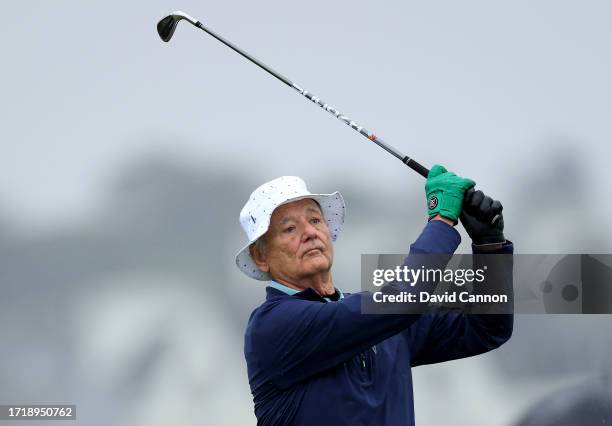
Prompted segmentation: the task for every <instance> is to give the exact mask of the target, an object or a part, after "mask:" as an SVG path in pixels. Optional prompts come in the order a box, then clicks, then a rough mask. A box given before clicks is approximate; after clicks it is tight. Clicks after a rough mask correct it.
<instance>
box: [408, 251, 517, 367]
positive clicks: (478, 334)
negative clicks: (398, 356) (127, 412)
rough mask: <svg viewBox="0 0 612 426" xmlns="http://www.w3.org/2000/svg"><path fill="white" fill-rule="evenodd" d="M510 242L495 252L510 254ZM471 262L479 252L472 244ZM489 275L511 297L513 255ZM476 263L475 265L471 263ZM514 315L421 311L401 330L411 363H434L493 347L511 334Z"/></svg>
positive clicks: (477, 256)
mask: <svg viewBox="0 0 612 426" xmlns="http://www.w3.org/2000/svg"><path fill="white" fill-rule="evenodd" d="M513 250H514V249H513V245H512V243H511V242H506V243H505V244H504V245H503V246H502V248H501V249H500V250H499V251H496V252H494V253H495V254H512V253H513ZM473 251H474V262H475V263H477V262H479V256H480V255H484V256H487V254H484V253H481V252H479V251H478V249H477V248H475V247H474V249H473ZM499 265H500V266H499V267H496V269H497V270H496V272H495V275H494V276H493V277H491V279H493V280H496V283H495V284H496V286H498V287H500V288H503V289H504V292H505V293H506V294H508V295H509V296H510V298H511V297H512V266H513V265H512V257H511V256H506V257H505V260H504V261H502V262H500V263H499ZM474 267H476V265H474ZM512 329H513V315H512V314H511V313H503V314H478V315H477V314H467V313H463V312H456V311H455V312H438V313H429V314H425V315H422V316H421V317H420V318H419V319H418V321H415V323H414V324H412V326H411V327H410V328H409V329H407V330H406V331H405V332H404V333H405V335H406V337H407V339H408V343H409V345H410V351H411V360H410V361H411V365H412V366H417V365H422V364H433V363H437V362H444V361H449V360H453V359H459V358H465V357H469V356H473V355H478V354H481V353H484V352H488V351H490V350H493V349H495V348H497V347H499V346H501V345H502V344H503V343H505V342H506V341H507V340H508V339H510V337H511V336H512Z"/></svg>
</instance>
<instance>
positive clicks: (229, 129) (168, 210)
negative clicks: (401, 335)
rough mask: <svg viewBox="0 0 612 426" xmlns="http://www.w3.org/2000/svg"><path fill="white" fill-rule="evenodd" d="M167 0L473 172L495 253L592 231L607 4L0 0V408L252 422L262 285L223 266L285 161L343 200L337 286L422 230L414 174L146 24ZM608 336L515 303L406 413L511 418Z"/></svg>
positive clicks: (358, 116) (608, 204)
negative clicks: (490, 345)
mask: <svg viewBox="0 0 612 426" xmlns="http://www.w3.org/2000/svg"><path fill="white" fill-rule="evenodd" d="M174 8H180V9H182V10H184V11H186V12H187V13H189V14H191V15H193V16H194V17H196V18H198V19H200V20H202V21H203V22H204V23H206V24H208V25H209V26H210V27H211V28H212V29H213V30H216V31H218V32H219V33H220V34H222V35H223V36H225V37H226V38H228V39H229V40H231V41H233V42H234V43H236V44H237V45H239V46H240V47H241V48H243V49H245V50H246V51H248V52H249V53H251V54H252V55H254V56H255V57H257V58H259V59H260V60H262V61H263V62H265V63H267V64H268V65H270V66H271V67H272V68H274V69H277V70H278V71H280V72H281V73H282V74H284V75H286V76H288V77H289V78H291V79H292V80H293V81H295V82H296V83H297V84H299V85H301V86H302V87H304V88H305V89H307V90H309V91H312V92H313V93H315V94H316V95H318V96H320V97H321V98H322V99H324V100H326V101H327V102H329V103H331V104H332V105H334V106H335V107H337V108H338V109H339V110H340V111H342V112H343V113H345V114H346V115H348V116H350V117H351V118H353V119H354V120H355V121H357V122H358V123H359V124H361V125H363V126H365V127H366V128H368V129H370V130H372V131H373V132H375V133H376V134H377V135H379V136H381V137H382V138H383V139H385V140H386V141H388V142H389V143H391V144H392V145H393V146H395V147H397V148H398V149H399V150H400V151H403V152H405V153H406V154H408V155H411V156H413V157H414V158H415V159H417V160H418V161H419V162H421V163H423V164H425V165H427V166H431V165H432V164H434V163H442V164H444V165H445V166H446V167H447V168H449V169H451V170H453V171H456V172H457V173H459V174H462V175H465V176H468V177H471V178H473V179H474V180H476V182H477V183H478V186H479V187H480V188H481V189H483V190H484V191H485V192H487V193H489V194H490V195H492V196H493V197H494V198H497V199H500V200H501V201H502V202H503V204H504V206H505V210H504V216H505V222H506V235H507V237H508V238H510V239H511V240H513V241H514V243H515V247H516V251H517V252H518V253H610V251H611V250H612V243H611V241H612V240H611V238H610V237H611V233H612V230H611V227H610V226H609V218H608V216H609V214H608V213H609V212H610V211H611V209H612V201H611V200H612V197H611V193H610V191H611V190H610V188H611V187H612V178H610V172H609V169H610V167H609V164H608V162H609V161H610V157H611V149H610V148H609V142H610V139H611V137H612V127H611V125H610V115H611V112H612V82H611V80H610V75H612V53H611V52H612V51H611V50H610V46H609V45H610V40H611V39H612V27H611V26H610V25H609V22H610V18H611V15H612V4H611V3H609V2H606V1H591V0H590V1H586V2H571V1H552V0H539V1H536V2H533V1H526V0H519V1H514V2H512V3H507V4H502V3H491V2H487V1H484V0H482V1H475V0H474V1H473V0H470V1H467V2H460V3H458V2H451V1H442V2H435V3H432V2H414V1H408V2H406V1H386V0H385V1H379V2H366V1H348V0H338V1H335V2H325V1H321V0H313V1H310V2H301V3H287V2H281V1H279V0H274V1H269V0H262V1H258V2H247V1H242V2H234V1H225V2H209V3H206V4H205V3H202V2H197V1H193V0H182V1H181V2H180V3H177V2H172V3H168V2H165V1H161V0H151V1H146V2H145V1H135V2H119V1H115V0H109V1H107V2H96V3H95V4H92V3H86V2H85V3H79V2H74V1H62V0H58V1H55V2H44V1H30V2H25V3H24V2H11V3H9V4H6V5H4V16H5V19H4V20H3V21H4V22H3V25H2V26H0V40H1V41H0V43H1V45H2V51H3V61H2V67H1V68H0V76H1V78H0V87H1V89H2V93H3V98H4V99H5V101H4V102H2V103H1V104H0V128H1V129H2V142H1V144H2V151H1V152H2V155H0V295H1V297H0V338H1V339H0V348H1V351H0V404H25V403H30V404H34V403H67V404H68V403H74V404H77V417H78V420H77V423H78V424H83V425H93V426H97V425H168V424H180V425H252V424H255V418H254V415H253V414H252V413H253V407H252V400H251V395H250V391H249V386H248V381H247V376H246V365H245V362H244V358H243V353H242V336H243V331H244V328H245V324H246V321H247V319H248V316H249V314H250V312H251V311H252V310H253V309H254V308H255V307H256V306H258V305H259V304H260V303H261V302H262V301H263V298H264V285H263V284H262V283H259V282H255V281H253V280H250V279H248V278H246V277H245V276H243V275H241V273H240V272H239V271H238V270H237V269H236V267H235V265H234V255H235V253H236V252H237V251H238V250H239V248H240V247H242V245H243V244H245V242H246V241H245V236H244V234H243V232H242V230H241V228H240V226H239V223H238V213H239V211H240V208H241V207H242V205H243V204H244V202H245V201H246V199H247V198H248V196H249V194H250V192H251V191H252V190H253V189H254V188H255V187H257V186H258V185H260V184H261V183H263V182H265V181H267V180H270V179H273V178H275V177H277V176H281V175H298V176H301V177H303V178H304V179H305V180H306V181H307V182H308V184H309V187H310V189H311V190H313V191H314V192H331V191H333V190H340V191H341V192H342V193H343V195H344V197H345V199H346V202H347V205H348V214H347V220H346V224H345V227H344V229H343V232H342V234H341V236H340V238H339V240H338V242H337V244H336V258H335V264H334V282H335V284H336V286H337V287H339V288H341V289H342V290H345V291H355V290H357V289H358V288H359V283H360V278H359V272H360V255H361V253H402V252H407V251H408V247H409V245H410V243H411V242H412V241H413V240H414V239H415V238H416V237H417V235H418V234H419V232H420V230H421V229H422V227H423V225H424V223H425V217H426V208H425V200H424V190H423V184H424V180H423V179H422V178H421V177H420V176H418V175H417V174H415V173H414V172H412V171H411V170H410V169H408V168H407V167H405V166H403V165H402V164H401V163H400V162H399V161H397V160H396V159H394V158H393V157H391V156H390V155H388V154H387V153H385V152H384V151H383V150H381V149H379V148H378V147H376V146H374V145H372V144H369V143H367V141H366V140H365V139H364V138H363V137H361V136H360V135H358V134H356V133H355V132H354V131H353V130H351V129H349V128H347V126H345V125H343V124H342V123H340V122H338V121H337V120H335V119H333V118H332V117H330V116H328V115H327V114H326V113H325V112H323V111H320V109H319V108H317V107H315V106H313V105H310V103H309V102H307V101H305V100H304V99H300V96H299V95H297V94H296V93H294V92H293V91H292V90H290V89H288V88H287V87H285V86H284V85H283V84H281V83H280V82H278V81H277V80H275V79H273V78H272V77H270V76H268V75H267V74H266V73H265V72H263V71H261V70H260V69H258V68H257V67H255V66H254V65H252V64H250V63H248V62H247V61H246V60H244V59H243V58H241V57H240V56H238V55H237V54H235V53H234V52H232V51H231V50H229V49H228V48H227V47H224V46H223V45H221V44H220V43H218V42H217V41H215V40H214V39H212V38H211V37H209V36H207V35H205V34H204V33H201V32H200V31H198V30H196V29H195V28H193V27H191V26H189V25H187V24H181V25H180V26H179V27H178V29H177V32H176V34H175V36H174V39H173V40H172V42H171V43H170V44H165V43H162V42H161V41H160V40H159V38H158V36H157V34H156V32H155V24H156V22H157V20H158V19H159V18H160V17H162V16H163V15H165V14H167V13H169V12H170V11H171V10H173V9H174ZM461 232H462V235H463V237H464V242H463V243H462V246H461V250H462V251H463V252H468V251H469V240H468V238H467V236H466V235H465V233H464V232H463V231H461ZM611 330H612V317H611V316H605V315H601V316H598V315H566V316H561V315H559V316H553V315H548V316H544V315H541V316H536V315H531V316H530V315H521V316H518V317H517V319H516V326H515V333H514V336H513V338H512V340H511V341H510V342H509V343H508V344H506V345H505V346H503V347H502V348H501V349H499V350H497V351H495V352H493V353H490V354H487V355H484V356H480V357H477V358H474V359H469V360H462V361H455V362H452V363H448V364H442V365H434V366H427V367H419V368H417V369H415V370H413V374H414V386H415V397H416V407H415V408H416V419H417V424H419V425H438V424H449V423H452V424H455V425H458V426H462V425H492V424H494V425H516V424H517V423H518V422H519V421H521V419H523V417H524V415H525V412H526V411H527V410H529V409H531V408H532V407H534V406H535V407H537V406H538V404H539V402H538V401H540V400H542V399H544V400H546V398H549V399H550V395H555V392H557V393H559V392H564V391H565V390H566V389H576V386H578V388H577V389H579V390H578V393H579V394H580V393H581V392H580V389H582V388H581V386H588V384H589V383H600V382H601V381H602V380H603V381H604V382H605V380H607V379H606V377H607V376H606V375H607V374H609V373H610V372H612V361H611V360H612V358H611V357H610V353H611V352H612V333H611ZM605 383H609V382H605ZM606 386H607V385H606ZM607 389H609V387H608V388H607ZM608 395H609V394H608ZM544 404H545V403H544ZM602 419H603V421H612V419H604V418H602ZM602 419H600V420H602ZM10 424H11V423H10V422H7V425H10ZM15 424H19V425H23V424H25V423H24V422H19V423H15ZM36 424H39V425H42V424H44V422H37V423H36ZM525 424H527V423H525ZM536 424H537V423H536ZM540 424H541V423H540ZM585 424H586V423H585Z"/></svg>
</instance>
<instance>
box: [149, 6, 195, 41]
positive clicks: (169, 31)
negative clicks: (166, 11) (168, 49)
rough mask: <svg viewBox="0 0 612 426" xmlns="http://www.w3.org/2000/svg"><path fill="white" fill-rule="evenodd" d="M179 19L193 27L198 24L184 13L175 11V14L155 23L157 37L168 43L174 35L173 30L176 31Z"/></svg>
mask: <svg viewBox="0 0 612 426" xmlns="http://www.w3.org/2000/svg"><path fill="white" fill-rule="evenodd" d="M181 19H186V20H187V21H189V22H191V23H192V24H193V25H196V24H197V22H198V21H197V20H196V19H194V18H192V17H191V16H189V15H187V14H186V13H184V12H181V11H180V10H177V11H175V12H172V13H171V14H170V15H168V16H166V17H165V18H162V19H161V20H160V21H159V22H158V23H157V33H158V34H159V37H160V38H161V39H162V40H163V41H165V42H168V41H170V39H171V38H172V35H174V30H176V26H177V25H178V23H179V21H180V20H181Z"/></svg>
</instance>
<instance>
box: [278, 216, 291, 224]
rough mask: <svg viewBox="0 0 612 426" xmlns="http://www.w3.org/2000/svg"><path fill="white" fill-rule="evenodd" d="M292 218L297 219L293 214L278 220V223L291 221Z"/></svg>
mask: <svg viewBox="0 0 612 426" xmlns="http://www.w3.org/2000/svg"><path fill="white" fill-rule="evenodd" d="M291 220H295V218H294V217H293V216H285V217H283V218H282V219H281V220H279V221H278V224H279V225H284V224H285V223H287V222H289V221H291Z"/></svg>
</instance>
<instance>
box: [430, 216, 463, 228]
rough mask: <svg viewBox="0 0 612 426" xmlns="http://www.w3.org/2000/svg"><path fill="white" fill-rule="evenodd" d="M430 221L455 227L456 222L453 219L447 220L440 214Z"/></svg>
mask: <svg viewBox="0 0 612 426" xmlns="http://www.w3.org/2000/svg"><path fill="white" fill-rule="evenodd" d="M429 220H430V221H432V220H439V221H441V222H444V223H446V224H448V225H450V226H455V225H456V222H455V221H454V220H452V219H449V218H446V217H444V216H440V215H439V214H437V215H435V216H434V217H432V218H431V219H429Z"/></svg>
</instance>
